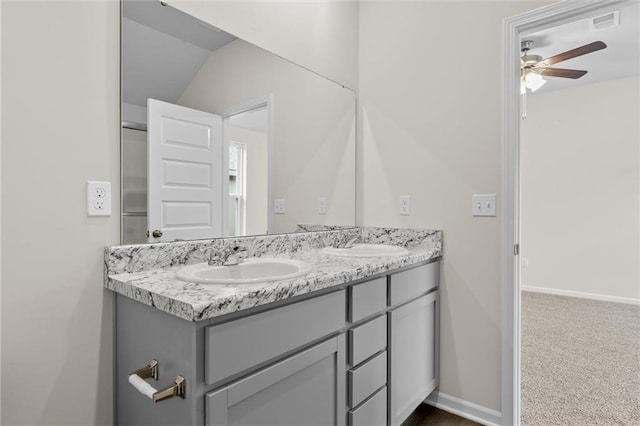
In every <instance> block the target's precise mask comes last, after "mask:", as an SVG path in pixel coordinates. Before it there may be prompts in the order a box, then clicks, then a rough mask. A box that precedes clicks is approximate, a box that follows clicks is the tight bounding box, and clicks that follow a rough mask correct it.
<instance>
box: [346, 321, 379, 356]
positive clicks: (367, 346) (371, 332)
mask: <svg viewBox="0 0 640 426" xmlns="http://www.w3.org/2000/svg"><path fill="white" fill-rule="evenodd" d="M386 347H387V316H386V315H382V316H379V317H378V318H376V319H374V320H372V321H369V322H367V323H365V324H362V325H361V326H358V327H355V328H352V329H351V330H349V363H350V364H351V366H353V367H355V366H356V365H358V364H360V363H361V362H362V361H364V360H365V359H367V358H369V357H370V356H371V355H373V354H375V353H376V352H379V351H381V350H383V349H385V348H386Z"/></svg>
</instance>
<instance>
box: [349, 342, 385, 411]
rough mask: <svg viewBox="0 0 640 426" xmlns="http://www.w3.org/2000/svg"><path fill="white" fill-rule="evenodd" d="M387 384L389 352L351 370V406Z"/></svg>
mask: <svg viewBox="0 0 640 426" xmlns="http://www.w3.org/2000/svg"><path fill="white" fill-rule="evenodd" d="M385 384H387V352H386V351H384V352H383V353H381V354H380V355H378V356H376V357H375V358H373V359H370V360H369V361H367V362H365V363H364V364H362V365H361V366H359V367H358V368H354V369H353V370H350V371H349V406H350V407H355V406H356V405H358V404H360V403H361V402H362V401H364V400H365V399H367V398H368V397H369V395H371V394H372V393H374V392H375V391H376V390H378V389H380V388H381V387H382V386H384V385H385Z"/></svg>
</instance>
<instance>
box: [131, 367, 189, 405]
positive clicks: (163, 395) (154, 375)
mask: <svg viewBox="0 0 640 426" xmlns="http://www.w3.org/2000/svg"><path fill="white" fill-rule="evenodd" d="M145 379H154V380H158V361H156V360H155V359H152V360H151V362H149V364H148V365H147V366H145V367H142V368H141V369H139V370H137V371H135V372H134V373H132V374H130V375H129V383H131V385H132V386H133V387H134V388H136V389H137V390H138V392H140V393H141V394H143V395H144V396H146V397H147V398H149V399H152V400H153V401H154V402H160V401H164V400H166V399H169V398H173V397H176V396H179V397H180V398H182V399H184V397H185V393H186V383H185V382H186V381H185V379H184V377H182V376H177V377H176V379H175V380H174V381H173V383H171V384H170V385H169V386H167V387H166V388H164V389H160V390H157V389H156V388H154V387H153V386H151V385H150V384H149V383H147V382H146V381H145Z"/></svg>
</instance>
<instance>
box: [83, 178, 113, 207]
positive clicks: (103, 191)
mask: <svg viewBox="0 0 640 426" xmlns="http://www.w3.org/2000/svg"><path fill="white" fill-rule="evenodd" d="M87 214H88V215H89V216H111V182H95V181H88V182H87Z"/></svg>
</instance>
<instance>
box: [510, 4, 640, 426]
mask: <svg viewBox="0 0 640 426" xmlns="http://www.w3.org/2000/svg"><path fill="white" fill-rule="evenodd" d="M632 1H634V0H588V1H585V0H579V1H576V0H565V1H561V2H558V3H554V4H551V5H549V6H545V7H542V8H540V9H535V10H532V11H530V12H526V13H523V14H520V15H517V16H514V17H511V18H508V19H506V20H505V21H504V27H503V31H504V33H503V34H504V44H503V48H504V54H503V58H504V61H503V116H502V144H503V150H502V164H503V169H502V170H503V171H502V197H503V200H504V202H503V203H502V216H503V222H502V227H503V229H502V231H503V232H502V236H503V239H502V380H501V385H502V410H501V411H502V423H503V425H519V424H520V279H519V274H520V268H519V265H518V264H519V256H518V255H517V254H515V253H514V247H515V245H516V244H519V243H520V192H519V189H520V38H521V36H523V35H525V34H527V33H531V32H535V31H540V30H543V29H546V28H550V27H554V26H557V25H561V24H563V23H567V22H571V21H574V20H576V19H580V18H584V17H586V16H589V15H590V14H594V15H595V14H596V13H598V12H607V11H608V10H609V9H613V8H618V7H620V6H621V5H623V4H624V3H631V2H632ZM636 1H637V0H636Z"/></svg>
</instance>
